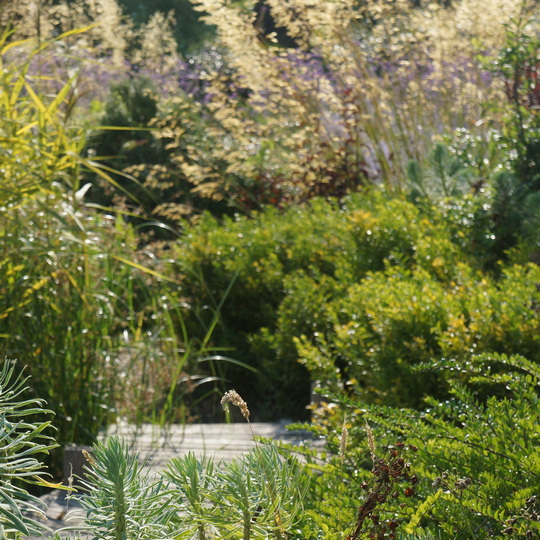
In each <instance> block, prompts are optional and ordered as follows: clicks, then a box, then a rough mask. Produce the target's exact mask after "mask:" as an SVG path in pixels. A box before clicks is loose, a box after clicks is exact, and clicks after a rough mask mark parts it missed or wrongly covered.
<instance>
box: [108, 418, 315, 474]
mask: <svg viewBox="0 0 540 540" xmlns="http://www.w3.org/2000/svg"><path fill="white" fill-rule="evenodd" d="M250 426H251V427H250ZM286 426H287V422H280V423H273V424H266V423H252V424H251V425H248V424H247V423H246V422H242V423H234V424H188V425H173V426H168V427H167V428H165V429H163V430H161V429H159V428H156V427H155V426H152V425H143V426H141V427H139V428H135V427H133V426H130V425H126V424H118V425H115V426H113V427H112V428H111V429H109V431H108V434H109V435H113V436H119V437H122V438H123V439H124V440H126V441H127V442H128V445H129V447H130V449H131V451H132V452H134V453H137V454H139V456H140V458H141V460H143V461H145V462H147V463H148V465H149V466H150V467H151V468H153V469H157V470H159V469H163V468H165V466H166V464H167V461H168V460H169V459H170V458H172V457H177V456H183V455H185V454H187V453H189V452H193V453H194V454H195V455H196V456H198V457H203V456H204V457H207V458H212V459H214V460H215V461H230V460H232V459H233V458H235V457H238V456H239V455H241V454H242V453H244V452H248V451H249V450H251V449H252V448H253V447H254V446H255V441H254V440H253V435H255V437H257V438H258V437H262V438H267V439H274V440H277V441H283V442H286V443H289V444H294V445H299V444H302V443H303V442H306V441H308V440H311V434H310V433H309V432H306V431H289V430H287V428H286ZM252 430H253V431H252Z"/></svg>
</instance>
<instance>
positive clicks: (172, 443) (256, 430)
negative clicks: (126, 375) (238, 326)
mask: <svg viewBox="0 0 540 540" xmlns="http://www.w3.org/2000/svg"><path fill="white" fill-rule="evenodd" d="M286 426H287V422H280V423H273V424H265V423H253V424H251V428H250V426H249V425H248V424H247V423H246V422H242V423H234V424H188V425H172V426H168V427H166V428H165V429H160V428H158V427H156V426H152V425H142V426H139V427H135V426H132V425H129V424H116V425H114V426H112V427H111V428H109V430H108V431H107V433H105V434H104V436H118V437H121V438H123V439H124V440H125V441H126V443H127V444H128V447H129V448H130V450H131V452H133V453H136V454H138V455H139V457H140V461H141V462H144V463H146V465H147V466H148V467H149V468H150V470H151V471H155V472H157V471H159V470H162V469H164V468H165V467H166V465H167V462H168V461H169V459H171V458H173V457H177V456H183V455H185V454H187V453H189V452H193V453H194V454H195V455H196V456H197V457H201V458H202V457H206V458H213V459H214V460H215V461H230V460H232V459H234V458H235V457H238V456H240V455H242V454H243V453H245V452H249V450H251V449H252V448H253V447H254V446H255V442H254V440H253V434H254V435H255V437H263V438H268V439H274V440H277V441H283V442H286V443H289V444H293V445H300V444H302V443H304V442H308V441H309V444H310V446H321V445H322V441H314V440H312V439H311V435H310V433H309V432H306V431H289V430H287V429H286ZM251 429H253V433H252V431H251ZM42 499H43V500H44V502H45V503H46V504H47V506H48V508H49V509H48V511H47V525H48V526H49V527H50V528H51V529H53V530H54V531H56V530H58V529H60V528H62V527H66V526H72V527H78V526H79V525H81V524H82V521H83V518H84V515H83V513H82V510H81V509H80V507H79V506H78V505H77V504H76V503H74V502H73V501H70V502H66V501H65V499H64V494H63V492H60V491H59V490H56V491H53V492H51V493H50V494H48V495H45V496H44V497H42ZM72 535H73V533H72ZM61 536H65V535H64V534H62V535H61ZM85 537H86V536H85V535H84V534H82V535H81V538H82V539H84V538H85ZM30 540H38V537H30Z"/></svg>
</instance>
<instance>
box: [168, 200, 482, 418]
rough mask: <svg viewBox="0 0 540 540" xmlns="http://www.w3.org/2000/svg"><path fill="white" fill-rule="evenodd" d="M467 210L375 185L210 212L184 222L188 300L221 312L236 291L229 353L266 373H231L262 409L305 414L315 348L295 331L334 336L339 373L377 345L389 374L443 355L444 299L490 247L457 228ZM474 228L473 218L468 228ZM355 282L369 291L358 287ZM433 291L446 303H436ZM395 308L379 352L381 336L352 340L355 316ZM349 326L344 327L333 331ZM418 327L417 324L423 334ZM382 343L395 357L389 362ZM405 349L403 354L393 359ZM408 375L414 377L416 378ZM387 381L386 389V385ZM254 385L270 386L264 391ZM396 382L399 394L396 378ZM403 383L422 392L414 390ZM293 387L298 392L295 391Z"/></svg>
mask: <svg viewBox="0 0 540 540" xmlns="http://www.w3.org/2000/svg"><path fill="white" fill-rule="evenodd" d="M468 213H470V206H469V205H467V204H466V203H463V204H461V206H460V202H459V201H457V202H456V203H455V204H454V206H453V207H451V203H450V202H449V203H448V205H446V206H443V207H436V206H429V207H426V206H425V205H421V206H415V205H414V204H412V203H410V202H407V201H405V200H403V199H401V198H399V197H394V196H392V195H390V194H388V193H383V192H381V191H377V190H371V191H366V192H364V193H362V194H356V195H352V196H349V197H347V198H346V199H344V200H343V201H342V204H341V205H337V204H336V203H333V202H329V201H324V200H322V199H314V200H312V201H311V203H310V204H309V205H306V206H300V207H298V208H291V209H289V210H287V211H284V212H278V211H277V210H275V209H267V210H266V211H265V212H263V213H261V214H258V215H256V216H254V217H253V218H247V217H237V218H235V219H232V218H225V219H223V220H222V221H221V222H219V221H218V220H217V219H215V218H212V217H209V216H205V217H203V218H202V219H201V220H200V221H199V222H198V223H197V224H196V225H190V226H187V227H186V230H185V236H184V237H183V238H182V239H181V240H180V241H179V242H178V244H177V247H176V249H175V254H174V257H175V259H176V260H177V261H178V268H179V270H178V273H179V274H180V275H182V285H183V291H184V294H185V295H186V297H187V298H188V299H189V303H190V304H192V305H197V304H199V305H200V306H204V305H207V306H210V307H211V308H212V309H213V310H215V309H216V308H217V305H218V303H219V302H218V299H221V298H223V297H224V293H225V291H227V298H226V301H225V302H224V304H223V306H222V308H221V311H220V315H221V321H220V325H219V327H218V328H217V329H216V333H215V334H214V339H216V340H217V342H218V343H219V344H220V345H222V346H224V347H230V348H232V349H233V352H232V353H231V354H230V355H231V356H233V357H236V358H238V359H239V360H242V361H243V362H245V363H247V364H249V365H251V366H252V367H254V368H256V369H257V370H258V377H257V376H255V375H252V376H250V378H245V374H242V373H240V372H239V371H234V369H233V368H230V369H227V370H226V372H225V373H224V376H225V377H227V378H229V379H230V380H231V381H232V382H233V383H234V385H235V386H237V387H238V388H239V391H241V392H242V393H243V394H244V395H246V397H247V398H248V399H249V400H250V402H251V403H254V404H257V407H256V408H258V410H257V414H261V415H262V416H263V417H269V418H271V417H274V418H275V417H277V416H292V417H301V416H302V415H305V414H306V412H305V411H303V407H302V406H301V403H307V399H308V394H309V380H308V377H307V374H306V372H305V371H304V370H303V369H302V368H301V367H299V366H298V365H297V364H298V360H299V358H301V356H302V355H304V354H308V353H307V351H306V350H305V349H303V350H302V352H301V354H299V350H298V348H297V347H298V343H299V342H297V343H296V344H295V339H303V338H301V336H303V335H305V336H307V338H306V339H307V342H306V343H309V342H312V341H313V342H317V341H321V340H322V339H323V338H324V339H325V340H326V343H327V346H328V347H330V349H331V352H329V354H330V355H331V356H332V360H331V362H330V364H331V365H333V366H334V367H333V368H332V371H333V372H334V376H333V377H334V378H335V377H336V375H335V371H336V369H337V370H338V372H339V371H340V370H342V369H343V368H346V366H347V365H349V364H350V365H351V366H352V367H351V371H352V372H354V371H357V369H356V368H355V367H354V366H355V364H357V363H358V365H360V364H361V363H362V362H360V360H359V358H360V357H362V358H366V355H367V356H369V355H370V354H371V355H374V356H377V354H378V355H379V356H378V358H379V360H380V362H379V361H375V362H368V363H367V364H366V365H365V366H364V367H365V368H366V369H368V366H369V367H370V369H371V368H374V367H375V366H378V367H377V368H376V371H377V372H378V374H373V376H374V377H375V378H379V379H380V378H381V377H382V378H383V379H385V376H384V375H383V374H384V373H387V374H389V373H390V372H391V371H392V370H393V369H394V368H395V366H396V362H398V363H401V365H402V368H398V371H399V370H400V369H403V374H402V375H404V374H405V372H407V370H408V369H409V360H410V359H414V362H419V361H422V360H426V359H427V358H429V355H430V354H432V353H434V354H437V355H440V354H441V351H440V345H439V344H438V342H437V339H438V338H437V332H436V329H437V327H438V326H441V327H443V328H444V326H445V324H446V322H445V318H447V317H448V316H449V315H448V316H447V315H446V309H447V308H445V307H444V305H443V304H444V303H445V302H447V301H448V298H450V297H451V294H452V293H451V291H452V290H453V288H455V287H456V285H455V283H457V281H458V280H459V279H460V276H461V275H462V274H463V273H464V272H465V274H466V273H467V271H465V267H467V264H470V265H472V266H473V267H476V266H481V264H482V263H481V260H482V256H483V254H479V259H480V261H478V260H476V259H475V256H474V252H473V249H472V248H471V246H470V245H469V244H468V240H467V238H466V237H464V235H465V234H466V233H467V229H465V230H464V231H460V230H459V225H460V220H461V219H462V218H463V219H464V215H467V214H468ZM449 215H450V217H448V216H449ZM469 219H472V220H473V221H474V218H469ZM448 222H450V223H451V226H448ZM479 223H480V224H482V222H481V220H480V218H479ZM476 225H478V223H476ZM474 226H475V225H473V224H471V223H468V224H467V227H468V228H469V229H474ZM477 233H478V234H481V233H480V232H479V231H477ZM472 242H473V240H471V243H472ZM460 262H461V263H462V264H461V265H460ZM470 272H473V273H474V271H472V270H471V271H470ZM471 279H472V278H471ZM357 289H358V290H359V291H360V292H353V291H356V290H357ZM355 295H356V296H358V298H357V297H356V296H355ZM385 296H386V300H385ZM379 297H380V298H379ZM347 298H349V300H348V301H347V300H343V305H341V304H340V303H339V302H340V299H347ZM413 300H414V301H413ZM434 300H436V301H437V302H439V304H437V305H434V306H433V307H431V306H430V303H431V302H433V301H434ZM347 302H348V303H347ZM381 302H382V304H381ZM409 302H412V303H411V305H410V306H409V307H408V305H407V303H409ZM452 302H453V300H452ZM379 304H381V305H379ZM413 304H414V305H413ZM383 305H385V306H386V307H385V308H383V307H382V306H383ZM377 310H380V312H379V314H377ZM384 310H386V311H384ZM392 310H393V311H394V315H393V317H394V319H395V320H394V322H393V323H388V325H389V327H388V328H384V327H381V328H379V329H369V328H368V329H367V330H366V331H367V332H368V334H369V333H370V332H371V335H372V336H373V337H372V339H373V341H374V342H375V345H374V347H375V348H374V349H373V351H375V349H377V350H378V351H379V353H375V352H372V353H369V352H366V351H368V350H369V349H370V347H371V346H372V345H371V344H368V343H367V341H365V340H364V341H360V342H358V343H354V342H353V344H352V348H350V347H349V346H350V344H349V343H348V341H347V339H348V338H347V337H346V332H347V329H346V325H347V324H348V323H349V319H348V317H351V320H355V319H357V318H358V319H359V320H360V322H357V323H356V324H364V326H365V325H366V324H367V322H366V320H365V318H366V314H365V313H364V311H365V312H371V311H375V314H374V315H373V317H375V318H377V317H379V316H380V317H381V318H384V317H388V315H389V313H392ZM456 310H459V309H458V308H456ZM399 311H402V313H401V314H398V312H399ZM398 320H401V322H399V323H398ZM362 321H363V322H362ZM340 325H341V326H342V327H343V328H342V330H339V331H338V330H335V328H337V326H340ZM374 325H375V323H374ZM392 325H393V326H392ZM383 326H384V325H383ZM340 332H341V337H339V335H340ZM387 332H388V335H386V333H387ZM409 332H415V333H414V334H413V335H414V336H415V337H414V338H413V337H411V336H409V335H408V333H409ZM375 335H378V336H379V337H375ZM415 339H418V340H419V341H418V343H417V342H415V341H414V340H415ZM377 340H378V341H379V344H378V345H377V344H376V342H377ZM408 340H409V341H410V340H412V341H411V342H410V343H408V345H406V346H404V345H403V344H402V341H408ZM422 340H424V341H425V342H426V343H424V344H423V345H421V344H420V342H421V341H422ZM334 341H336V343H335V342H334ZM338 343H339V344H338ZM407 347H408V349H407ZM420 349H422V353H421V354H420V356H417V355H418V353H419V350H420ZM383 350H385V351H387V352H386V353H385V354H386V355H387V356H386V357H387V358H392V360H391V361H389V363H388V365H386V364H385V361H384V360H383V358H382V355H383V353H382V352H381V351H383ZM352 351H355V352H354V353H353V352H352ZM398 351H400V355H401V358H398V357H394V354H396V353H397V352H398ZM333 355H335V356H333ZM323 356H324V355H323ZM306 364H307V365H309V362H306ZM330 364H329V365H330ZM309 367H310V369H311V368H313V366H309ZM324 369H326V368H323V371H324ZM359 369H360V368H359ZM345 371H347V369H345ZM343 373H344V372H343ZM320 375H321V374H320V373H318V372H317V373H315V372H314V373H313V376H314V377H319V376H320ZM343 376H345V375H343ZM370 377H371V375H370ZM407 377H408V380H409V383H410V384H412V383H413V381H414V379H415V377H414V376H407ZM397 378H399V376H398V377H397ZM343 382H345V381H343ZM364 382H365V381H364ZM387 382H388V381H387ZM394 382H395V381H394ZM362 384H363V383H362ZM380 384H382V386H380V388H379V389H380V390H381V391H383V390H382V388H383V387H385V384H386V383H384V384H383V383H380ZM388 384H389V386H392V384H393V383H392V384H390V383H388ZM433 384H435V386H437V383H433ZM255 386H256V387H257V388H263V389H264V391H263V392H255V391H254V390H253V388H254V387H255ZM406 386H407V385H405V386H404V388H405V387H406ZM387 390H389V387H388V388H386V390H384V391H387ZM394 391H395V393H396V395H397V394H399V393H400V392H401V390H398V389H397V387H396V388H395V389H394ZM403 391H404V392H407V391H410V392H411V395H415V396H416V395H417V394H416V392H415V391H414V390H412V388H410V389H409V390H405V389H404V390H403ZM291 396H296V397H295V399H293V400H291ZM394 397H395V396H394ZM417 397H418V396H417ZM404 399H405V401H407V399H408V398H404Z"/></svg>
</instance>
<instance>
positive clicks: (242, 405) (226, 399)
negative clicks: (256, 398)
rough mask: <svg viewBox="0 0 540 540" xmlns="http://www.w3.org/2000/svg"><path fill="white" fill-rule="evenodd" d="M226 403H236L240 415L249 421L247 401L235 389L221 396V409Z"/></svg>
mask: <svg viewBox="0 0 540 540" xmlns="http://www.w3.org/2000/svg"><path fill="white" fill-rule="evenodd" d="M228 403H232V404H233V405H236V406H237V407H238V408H239V409H240V412H241V413H242V416H243V417H244V418H245V419H246V420H247V421H248V422H249V409H248V406H247V403H246V402H245V401H244V400H243V399H242V398H241V397H240V394H238V392H237V391H236V390H229V391H228V392H225V394H224V395H223V397H222V398H221V406H222V407H223V409H226V407H227V406H228Z"/></svg>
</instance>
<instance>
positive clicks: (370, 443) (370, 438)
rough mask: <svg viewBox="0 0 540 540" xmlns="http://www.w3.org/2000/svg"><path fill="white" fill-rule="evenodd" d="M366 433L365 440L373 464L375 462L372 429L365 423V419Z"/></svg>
mask: <svg viewBox="0 0 540 540" xmlns="http://www.w3.org/2000/svg"><path fill="white" fill-rule="evenodd" d="M366 435H367V442H368V446H369V453H370V455H371V461H373V464H375V458H376V454H375V438H374V437H373V431H372V430H371V427H370V425H369V424H368V423H367V420H366Z"/></svg>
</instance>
